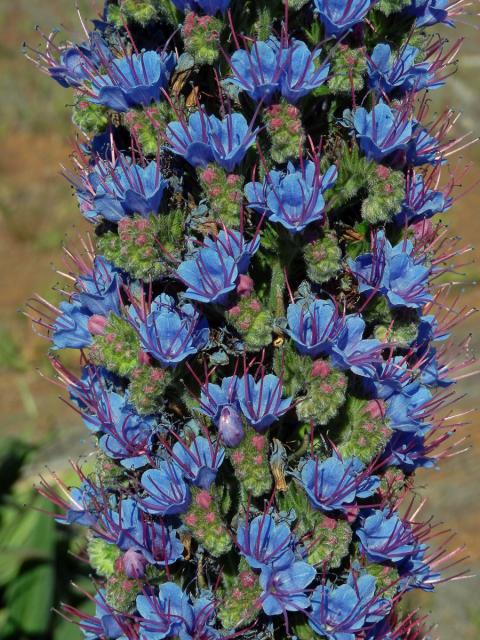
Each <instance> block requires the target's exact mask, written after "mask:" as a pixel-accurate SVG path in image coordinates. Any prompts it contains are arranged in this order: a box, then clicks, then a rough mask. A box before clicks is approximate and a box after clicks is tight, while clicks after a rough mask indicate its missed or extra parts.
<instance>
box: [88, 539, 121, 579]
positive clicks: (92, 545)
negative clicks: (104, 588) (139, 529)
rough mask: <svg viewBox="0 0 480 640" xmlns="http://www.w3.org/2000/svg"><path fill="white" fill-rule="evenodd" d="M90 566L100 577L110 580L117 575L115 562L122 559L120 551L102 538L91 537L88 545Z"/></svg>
mask: <svg viewBox="0 0 480 640" xmlns="http://www.w3.org/2000/svg"><path fill="white" fill-rule="evenodd" d="M87 553H88V559H89V562H90V564H91V565H92V567H93V569H95V571H96V572H97V573H98V575H99V576H105V577H106V578H109V577H110V576H111V575H113V573H115V561H116V560H117V559H118V558H119V557H120V549H119V548H118V547H116V546H115V545H114V544H108V543H107V542H105V540H102V539H101V538H94V537H90V538H89V540H88V544H87Z"/></svg>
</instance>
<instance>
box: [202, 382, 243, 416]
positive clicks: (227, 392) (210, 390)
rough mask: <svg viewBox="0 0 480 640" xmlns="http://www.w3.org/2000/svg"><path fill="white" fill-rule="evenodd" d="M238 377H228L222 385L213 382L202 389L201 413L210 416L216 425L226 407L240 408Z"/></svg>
mask: <svg viewBox="0 0 480 640" xmlns="http://www.w3.org/2000/svg"><path fill="white" fill-rule="evenodd" d="M239 384H240V378H238V376H228V377H226V378H223V379H222V382H221V384H220V385H218V384H212V383H211V382H209V383H207V384H204V385H203V386H202V388H201V395H200V407H199V411H201V412H202V413H203V414H205V415H207V416H209V417H210V418H211V419H212V420H213V422H215V424H217V425H218V420H219V419H220V415H221V412H222V409H223V408H224V407H231V408H238V407H239V404H238V385H239Z"/></svg>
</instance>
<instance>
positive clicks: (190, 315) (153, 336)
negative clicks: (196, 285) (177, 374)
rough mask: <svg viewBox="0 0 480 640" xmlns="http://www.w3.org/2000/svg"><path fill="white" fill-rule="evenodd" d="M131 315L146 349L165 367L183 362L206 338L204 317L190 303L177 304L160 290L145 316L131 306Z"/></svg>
mask: <svg viewBox="0 0 480 640" xmlns="http://www.w3.org/2000/svg"><path fill="white" fill-rule="evenodd" d="M130 318H131V324H132V326H133V327H134V328H135V329H136V330H137V332H138V335H139V337H140V341H141V343H142V345H143V348H144V349H145V351H147V353H149V354H151V355H152V356H153V357H154V358H155V359H156V360H158V361H159V362H160V363H161V364H162V365H163V366H165V367H172V366H175V365H176V364H178V363H179V362H182V360H185V358H188V357H189V356H191V355H194V354H195V353H197V352H198V351H199V350H200V349H203V347H204V346H205V345H206V344H207V342H208V336H209V331H208V324H207V321H206V320H205V319H204V318H202V317H201V316H200V314H199V313H198V312H197V311H196V310H195V309H194V308H193V307H192V305H190V304H185V305H182V306H180V307H177V306H176V305H175V301H174V299H173V298H172V297H170V296H167V295H166V294H163V293H162V294H161V295H160V296H158V297H157V298H155V300H154V301H153V302H152V306H151V310H150V313H149V314H148V315H147V316H146V317H145V318H141V317H140V316H139V315H138V313H137V312H136V311H135V310H134V309H132V308H130Z"/></svg>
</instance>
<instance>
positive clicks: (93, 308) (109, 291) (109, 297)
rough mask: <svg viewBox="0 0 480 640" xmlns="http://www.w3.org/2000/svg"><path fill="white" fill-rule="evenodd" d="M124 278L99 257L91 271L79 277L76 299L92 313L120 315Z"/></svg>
mask: <svg viewBox="0 0 480 640" xmlns="http://www.w3.org/2000/svg"><path fill="white" fill-rule="evenodd" d="M121 284H122V278H121V276H120V273H119V271H118V269H115V267H114V266H113V265H112V264H111V263H110V262H108V260H106V259H105V258H103V257H102V256H97V257H96V258H95V260H94V262H93V267H92V269H91V271H89V272H87V273H85V274H83V275H81V276H79V277H78V279H77V282H76V285H77V292H76V293H75V294H74V298H75V299H76V300H78V301H79V302H80V304H81V305H83V306H84V307H86V308H87V309H88V310H89V311H90V313H92V314H96V315H99V316H107V315H108V314H109V313H110V312H112V313H116V314H117V315H119V314H120V286H121Z"/></svg>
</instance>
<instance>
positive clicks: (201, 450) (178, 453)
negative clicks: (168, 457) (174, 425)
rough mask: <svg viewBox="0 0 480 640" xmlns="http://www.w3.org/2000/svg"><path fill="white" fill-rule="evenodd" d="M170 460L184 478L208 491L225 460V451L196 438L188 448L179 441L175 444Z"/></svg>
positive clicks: (201, 437)
mask: <svg viewBox="0 0 480 640" xmlns="http://www.w3.org/2000/svg"><path fill="white" fill-rule="evenodd" d="M172 458H173V460H174V461H175V464H176V465H177V467H178V468H179V469H180V471H181V473H182V474H183V476H184V478H185V479H186V480H188V481H189V482H192V483H193V484H194V485H196V486H197V487H201V488H202V489H208V488H209V487H210V485H211V484H212V482H214V481H215V478H216V475H217V471H218V469H219V468H220V466H221V465H222V463H223V460H224V458H225V450H224V449H222V447H218V446H217V445H215V444H213V443H212V442H211V441H210V440H207V438H204V437H203V436H197V437H196V438H195V439H194V441H193V442H192V444H191V445H190V447H187V446H186V445H185V444H184V443H183V442H181V441H180V440H179V441H178V442H176V443H175V445H174V447H173V450H172Z"/></svg>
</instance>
